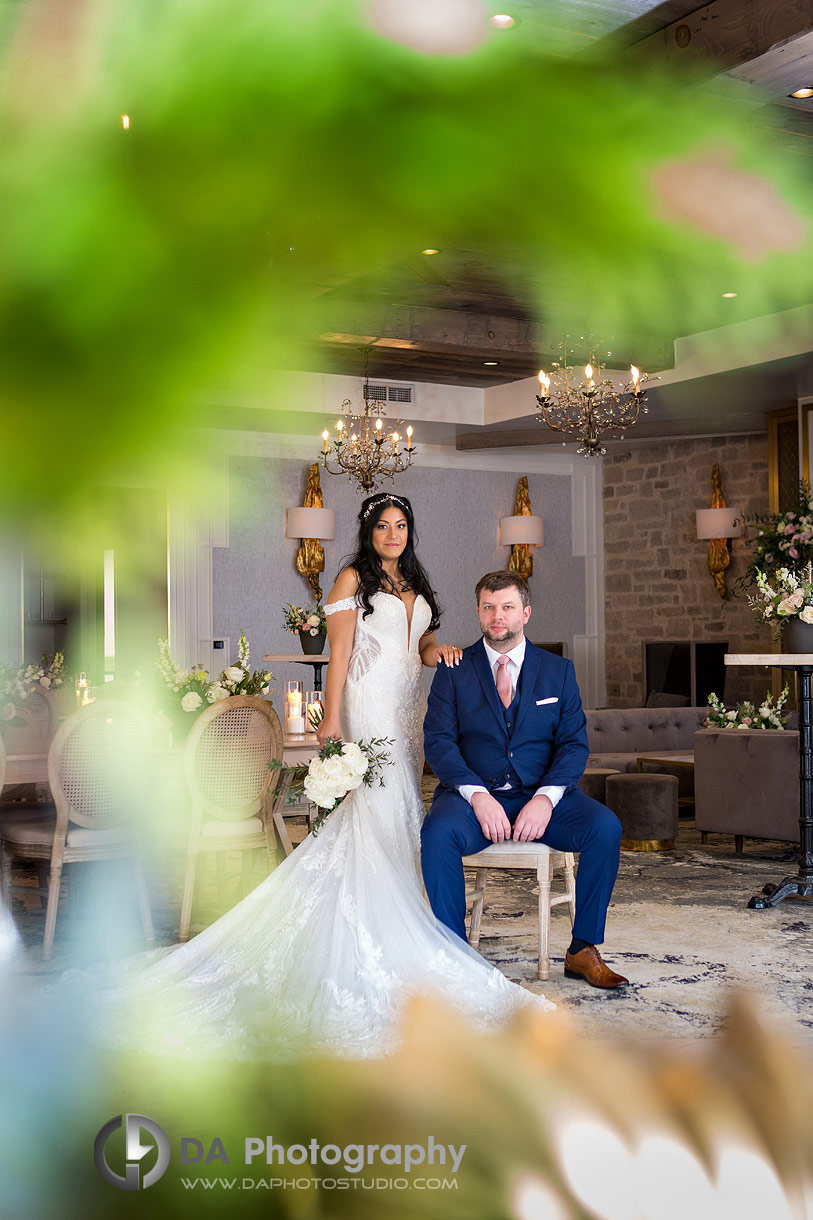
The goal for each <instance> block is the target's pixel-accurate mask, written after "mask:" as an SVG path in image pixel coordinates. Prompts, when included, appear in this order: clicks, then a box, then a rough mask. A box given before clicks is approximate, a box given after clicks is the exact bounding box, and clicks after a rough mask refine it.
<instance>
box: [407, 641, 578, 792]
mask: <svg viewBox="0 0 813 1220" xmlns="http://www.w3.org/2000/svg"><path fill="white" fill-rule="evenodd" d="M520 688H521V690H520V701H519V707H518V709H517V714H516V718H515V721H514V725H513V728H512V730H511V732H510V733H509V731H508V729H507V728H506V724H505V716H504V715H503V711H504V709H503V705H502V703H501V702H500V698H499V695H498V694H497V688H496V685H495V683H494V677H493V675H492V673H491V667H490V665H489V663H488V656H487V654H486V650H485V645H484V643H483V641H482V639H481V640H478V642H477V643H476V644H472V645H471V647H470V648H466V649H464V650H463V657H462V660H461V662H460V664H459V666H446V665H442V664H441V665H438V668H437V672H436V673H435V677H434V680H433V682H432V688H431V690H430V692H429V705H428V708H427V712H426V719H425V721H424V752H425V754H426V759H427V762H428V763H429V766H430V767H431V768H432V770H433V771H434V773H435V775H437V777H438V779H439V780H440V782H441V783H442V784H444V785H445V786H446V787H447V788H459V787H460V786H461V785H463V784H482V785H483V786H484V787H486V788H488V789H489V791H491V790H492V789H496V788H499V787H500V786H501V785H503V784H504V783H505V772H506V768H507V767H508V766H512V767H513V768H514V770H515V771H516V773H517V775H518V776H519V778H520V780H521V781H522V789H523V791H527V792H534V791H536V789H537V788H539V787H540V786H541V785H543V784H560V785H562V787H564V788H574V787H575V786H576V785H577V784H578V782H579V780H580V778H581V775H582V772H583V771H584V767H585V763H586V762H587V755H588V753H589V748H588V745H587V728H586V721H585V716H584V712H583V711H582V702H581V697H580V695H579V688H578V686H577V684H576V674H575V672H574V669H573V663H572V662H571V661H566V660H565V659H564V658H562V657H557V656H554V655H553V654H552V653H549V652H545V651H544V650H543V649H541V648H537V647H536V645H535V644H532V643H531V642H530V640H526V642H525V659H524V661H523V663H522V676H521V681H520ZM543 700H544V701H545V702H542V701H543Z"/></svg>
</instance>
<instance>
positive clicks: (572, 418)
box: [536, 343, 658, 457]
mask: <svg viewBox="0 0 813 1220" xmlns="http://www.w3.org/2000/svg"><path fill="white" fill-rule="evenodd" d="M561 351H562V358H561V360H557V361H555V362H554V365H553V372H552V374H551V376H550V377H549V376H548V374H547V373H546V372H545V370H544V369H540V370H539V386H540V389H541V391H542V393H541V394H537V396H536V401H537V402H538V403H539V405H540V407H541V408H542V410H541V411H540V412H539V414H538V415H537V417H536V418H537V421H538V422H539V423H540V424H547V425H548V427H549V428H553V430H554V431H555V432H565V433H568V434H569V435H570V436H571V437H573V439H574V440H577V441H578V442H579V447H578V449H577V450H576V452H577V453H581V454H583V455H584V456H585V457H600V456H601V455H602V454H604V453H606V452H607V450H606V449H605V448H604V445H603V443H602V436H603V435H604V436H606V435H607V434H608V433H610V434H612V435H614V436H623V435H624V433H625V432H626V430H627V429H628V428H632V427H633V426H634V424H636V423H637V421H638V416H639V415H640V414H643V415H646V410H647V408H646V394H645V392H644V391H643V390H642V388H641V387H642V386H643V385H645V384H646V382H648V381H657V380H658V378H657V377H649V376H648V374H646V373H641V372H640V371H639V370H638V369H637V368H636V367H635V365H634V364H632V365H630V380H629V382H627V383H626V384H623V385H616V384H615V383H614V382H613V381H612V380H611V379H610V378H609V377H605V378H602V373H603V372H604V369H605V367H606V366H605V365H604V364H602V362H601V361H600V360H596V358H595V357H593V358H592V360H591V361H590V362H589V363H588V364H587V365H586V366H585V369H584V377H585V380H584V381H582V382H576V380H575V375H574V370H573V369H572V368H569V367H568V363H567V350H566V347H565V344H564V343H562V344H561ZM608 355H609V353H608ZM593 361H595V364H594V363H593ZM562 444H566V441H563V442H562Z"/></svg>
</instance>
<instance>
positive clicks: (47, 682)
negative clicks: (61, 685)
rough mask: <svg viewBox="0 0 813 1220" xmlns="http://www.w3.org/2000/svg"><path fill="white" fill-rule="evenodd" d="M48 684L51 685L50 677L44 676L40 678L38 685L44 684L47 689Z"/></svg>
mask: <svg viewBox="0 0 813 1220" xmlns="http://www.w3.org/2000/svg"><path fill="white" fill-rule="evenodd" d="M50 685H51V679H50V678H47V677H46V678H40V686H44V687H45V689H46V690H48V687H49V686H50Z"/></svg>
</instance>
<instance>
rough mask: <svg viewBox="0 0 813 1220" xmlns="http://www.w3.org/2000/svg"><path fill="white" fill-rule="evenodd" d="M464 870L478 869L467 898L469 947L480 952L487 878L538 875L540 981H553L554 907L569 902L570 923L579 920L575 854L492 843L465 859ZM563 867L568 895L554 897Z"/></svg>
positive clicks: (540, 846)
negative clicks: (497, 872)
mask: <svg viewBox="0 0 813 1220" xmlns="http://www.w3.org/2000/svg"><path fill="white" fill-rule="evenodd" d="M463 866H464V868H473V869H475V870H476V871H475V878H474V889H473V890H471V891H470V893H468V894H467V895H466V902H467V903H469V902H471V903H472V908H471V927H470V930H469V944H470V945H471V947H472V948H473V949H476V948H477V946H478V945H479V943H480V921H481V919H482V916H483V904H484V902H485V895H486V878H487V875H488V870H489V869H491V868H506V869H523V870H524V871H526V872H530V871H534V872H536V877H537V882H538V884H539V966H538V970H537V975H538V977H539V978H540V979H543V980H547V979H549V978H550V949H549V940H550V913H551V908H552V907H555V906H558V905H559V904H560V903H562V902H566V903H567V904H568V906H569V907H570V923H571V926H572V924H573V920H574V919H575V918H576V881H575V874H574V867H575V862H574V858H573V853H572V852H569V851H568V852H559V851H554V850H553V848H552V847H546V846H545V844H544V843H514V842H512V841H509V842H506V843H492V844H491V845H490V846H489V847H485V848H483V850H482V851H478V852H475V853H474V855H471V856H464V857H463ZM559 866H561V868H562V872H563V874H564V886H565V889H564V893H563V894H557V895H556V896H555V897H551V882H552V880H553V870H554V868H556V867H559Z"/></svg>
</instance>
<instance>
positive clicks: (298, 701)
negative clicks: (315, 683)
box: [285, 681, 305, 737]
mask: <svg viewBox="0 0 813 1220" xmlns="http://www.w3.org/2000/svg"><path fill="white" fill-rule="evenodd" d="M285 732H286V733H290V734H292V735H293V736H299V737H301V736H304V733H305V694H304V683H302V682H299V681H297V682H286V683H285Z"/></svg>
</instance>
